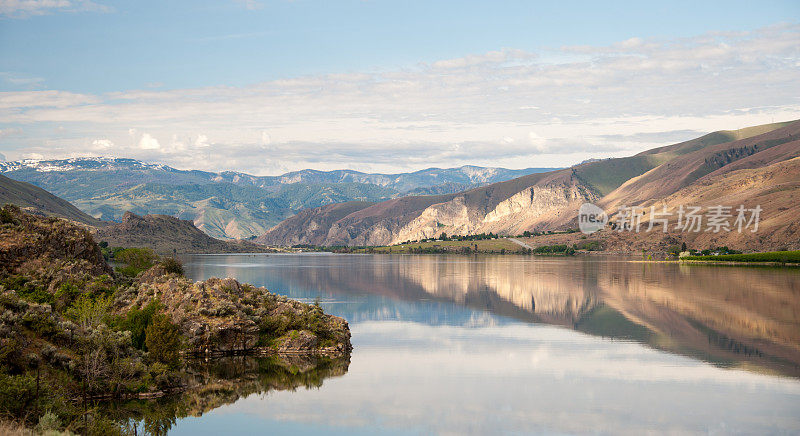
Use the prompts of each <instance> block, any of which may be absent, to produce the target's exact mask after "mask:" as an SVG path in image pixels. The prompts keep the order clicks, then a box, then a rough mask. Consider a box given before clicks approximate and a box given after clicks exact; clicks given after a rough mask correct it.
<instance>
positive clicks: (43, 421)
mask: <svg viewBox="0 0 800 436" xmlns="http://www.w3.org/2000/svg"><path fill="white" fill-rule="evenodd" d="M60 428H61V420H60V419H59V418H58V415H56V414H55V413H53V412H51V411H50V410H48V411H46V412H44V414H43V415H42V416H40V417H39V424H37V425H36V430H38V431H40V432H42V433H47V432H56V431H58V430H59V429H60Z"/></svg>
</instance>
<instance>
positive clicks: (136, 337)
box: [118, 300, 163, 350]
mask: <svg viewBox="0 0 800 436" xmlns="http://www.w3.org/2000/svg"><path fill="white" fill-rule="evenodd" d="M162 307H163V306H162V304H161V302H160V301H158V300H152V301H150V302H149V303H147V306H145V307H143V308H141V309H139V308H136V307H134V308H133V309H131V310H129V311H128V313H127V315H126V316H125V319H124V320H122V321H121V322H120V323H119V326H118V327H119V328H120V330H128V331H130V332H131V342H132V344H133V346H134V347H136V348H138V349H140V350H144V347H145V336H146V330H147V327H149V326H150V324H152V322H153V317H154V316H155V314H156V313H157V312H158V311H159V310H161V308H162Z"/></svg>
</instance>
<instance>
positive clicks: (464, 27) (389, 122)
mask: <svg viewBox="0 0 800 436" xmlns="http://www.w3.org/2000/svg"><path fill="white" fill-rule="evenodd" d="M698 3H700V4H698ZM798 79H800V2H797V1H765V2H759V3H758V4H756V3H754V2H744V1H724V2H723V1H720V2H716V1H708V2H688V1H673V2H657V3H650V2H641V1H640V2H591V1H586V2H569V1H565V2H533V1H484V2H477V1H468V0H460V1H431V0H428V1H402V2H401V1H380V0H353V1H347V0H326V1H304V0H295V1H289V0H216V1H211V0H195V1H179V0H162V1H157V2H150V1H136V2H130V1H126V2H123V1H105V0H95V1H88V0H0V158H4V159H7V160H18V159H25V158H34V159H42V158H66V157H80V156H117V157H132V158H136V159H141V160H145V161H148V162H158V163H165V164H168V165H171V166H174V167H177V168H183V169H202V170H211V171H222V170H236V171H243V172H248V173H252V174H257V175H274V174H281V173H284V172H287V171H293V170H299V169H303V168H314V169H320V170H332V169H342V168H347V169H355V170H360V171H369V172H400V171H409V170H416V169H422V168H427V167H432V166H437V167H454V166H460V165H466V164H470V165H480V166H501V167H507V168H525V167H552V166H568V165H572V164H574V163H578V162H580V161H582V160H584V159H588V158H604V157H616V156H627V155H631V154H634V153H637V152H639V151H643V150H646V149H648V148H653V147H657V146H662V145H667V144H671V143H675V142H680V141H683V140H688V139H691V138H694V137H697V136H700V135H702V134H704V133H708V132H711V131H714V130H721V129H737V128H741V127H746V126H750V125H757V124H764V123H769V122H773V121H775V122H777V121H787V120H793V119H800V80H798Z"/></svg>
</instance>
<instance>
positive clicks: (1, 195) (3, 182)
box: [0, 175, 105, 226]
mask: <svg viewBox="0 0 800 436" xmlns="http://www.w3.org/2000/svg"><path fill="white" fill-rule="evenodd" d="M4 204H13V205H16V206H19V207H21V208H24V209H26V210H27V211H29V212H35V213H38V214H42V215H46V216H55V217H59V218H66V219H68V220H70V221H75V222H78V223H81V224H86V225H90V226H101V225H105V223H104V222H102V221H100V220H98V219H96V218H94V217H92V216H90V215H87V214H85V213H83V212H82V211H81V210H80V209H78V208H77V207H75V206H73V205H72V204H71V203H70V202H68V201H67V200H64V199H62V198H59V197H56V196H55V195H53V194H51V193H49V192H47V191H45V190H44V189H42V188H39V187H38V186H35V185H31V184H30V183H25V182H18V181H16V180H12V179H9V178H8V177H6V176H3V175H0V206H2V205H4Z"/></svg>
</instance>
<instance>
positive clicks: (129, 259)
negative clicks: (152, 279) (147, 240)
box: [114, 248, 158, 277]
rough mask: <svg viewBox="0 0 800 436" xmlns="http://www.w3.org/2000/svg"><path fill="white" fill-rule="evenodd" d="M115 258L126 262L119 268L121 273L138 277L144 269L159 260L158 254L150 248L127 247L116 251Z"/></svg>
mask: <svg viewBox="0 0 800 436" xmlns="http://www.w3.org/2000/svg"><path fill="white" fill-rule="evenodd" d="M114 260H116V261H117V262H122V263H124V264H126V266H125V267H122V268H117V271H119V272H120V273H121V274H123V275H126V276H130V277H136V275H137V274H139V273H140V272H142V271H145V270H147V269H150V268H151V267H152V266H153V265H155V263H156V262H157V261H158V255H157V254H155V253H154V252H153V250H151V249H149V248H126V249H124V250H122V251H120V252H118V253H115V255H114Z"/></svg>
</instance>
